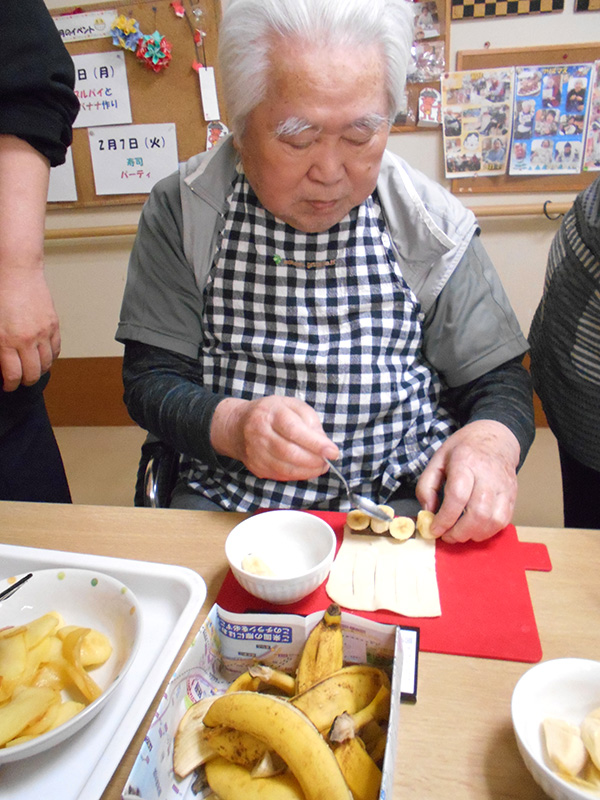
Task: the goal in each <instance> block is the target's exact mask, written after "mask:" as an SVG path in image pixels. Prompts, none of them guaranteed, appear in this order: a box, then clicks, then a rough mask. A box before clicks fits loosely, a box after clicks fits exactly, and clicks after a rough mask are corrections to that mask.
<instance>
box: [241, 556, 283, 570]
mask: <svg viewBox="0 0 600 800" xmlns="http://www.w3.org/2000/svg"><path fill="white" fill-rule="evenodd" d="M242 569H244V570H246V572H251V573H252V574H253V575H274V574H275V573H274V572H273V570H272V569H271V567H270V566H269V565H268V564H267V563H266V562H265V561H263V559H262V558H261V557H260V556H257V555H255V554H254V553H248V555H247V556H244V558H243V559H242Z"/></svg>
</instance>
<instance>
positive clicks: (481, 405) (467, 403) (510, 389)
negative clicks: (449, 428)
mask: <svg viewBox="0 0 600 800" xmlns="http://www.w3.org/2000/svg"><path fill="white" fill-rule="evenodd" d="M521 361H522V357H521V356H519V357H518V358H513V359H511V360H510V361H507V362H506V363H504V364H501V365H500V366H499V367H496V368H495V369H492V370H490V371H489V372H486V373H485V374H484V375H481V376H480V377H479V378H475V380H472V381H470V382H469V383H465V384H463V385H462V386H455V387H453V388H447V389H445V391H444V396H443V399H442V402H443V404H444V406H446V407H447V408H449V409H450V410H451V411H452V412H453V414H454V415H455V418H456V420H457V421H458V423H459V424H460V425H461V426H462V425H466V424H467V423H468V422H474V421H475V420H480V419H491V420H495V421H496V422H501V423H502V424H503V425H506V427H507V428H509V430H511V431H512V433H514V435H515V436H516V437H517V439H518V442H519V445H520V447H521V458H520V460H519V466H518V469H520V468H521V466H522V465H523V462H524V461H525V457H526V456H527V453H528V452H529V448H530V447H531V444H532V442H533V439H534V437H535V421H534V415H533V390H532V385H531V378H530V376H529V373H528V372H527V370H526V369H525V367H524V366H523V365H522V363H521Z"/></svg>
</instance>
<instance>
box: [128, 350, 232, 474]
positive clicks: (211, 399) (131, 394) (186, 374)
mask: <svg viewBox="0 0 600 800" xmlns="http://www.w3.org/2000/svg"><path fill="white" fill-rule="evenodd" d="M198 380H199V376H198V361H197V360H196V359H191V358H188V357H186V356H183V355H178V354H176V353H173V352H171V351H169V350H163V349H161V348H158V347H152V346H150V345H147V344H142V343H140V342H134V341H131V340H128V341H126V342H125V354H124V359H123V383H124V386H125V395H124V399H125V404H126V406H127V409H128V411H129V414H130V416H131V418H132V419H133V420H134V421H135V422H137V423H138V425H140V426H141V427H142V428H144V429H145V430H147V431H149V432H150V433H152V434H153V435H154V436H157V437H158V438H159V439H160V440H161V441H163V442H165V443H166V444H168V445H170V446H171V447H172V448H174V449H175V450H177V451H178V452H180V453H185V454H186V455H188V456H192V457H194V458H197V459H199V460H201V461H203V462H204V463H206V464H208V465H209V466H211V465H213V466H214V465H216V464H217V455H216V453H215V452H214V450H213V448H212V446H211V443H210V425H211V421H212V415H213V413H214V410H215V408H216V407H217V405H218V404H219V403H220V402H221V400H223V399H224V396H222V395H216V394H213V393H212V392H211V391H209V390H208V389H206V388H204V387H203V386H202V385H200V384H199V383H198Z"/></svg>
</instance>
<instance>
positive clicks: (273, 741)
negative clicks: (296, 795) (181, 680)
mask: <svg viewBox="0 0 600 800" xmlns="http://www.w3.org/2000/svg"><path fill="white" fill-rule="evenodd" d="M204 724H205V725H206V726H208V727H214V726H216V725H227V726H229V727H233V728H236V729H237V730H240V731H244V732H245V733H250V734H252V736H256V737H257V738H258V739H260V740H261V741H263V742H264V743H265V744H266V745H267V746H268V748H269V749H271V750H274V751H275V752H276V753H277V754H278V755H279V756H281V758H283V760H284V761H285V762H286V764H287V765H288V768H289V769H290V771H291V772H292V773H293V775H294V776H295V777H296V779H297V780H298V783H299V784H300V788H301V790H302V792H303V793H304V795H305V800H352V795H351V793H350V791H349V789H348V787H347V785H346V782H345V781H344V777H343V775H342V773H341V771H340V768H339V767H338V764H337V762H336V759H335V756H334V754H333V752H332V751H331V749H330V748H329V746H328V745H327V743H326V742H325V740H324V739H323V737H322V736H321V734H320V733H319V732H318V731H317V730H316V729H315V727H314V726H313V725H312V724H311V723H310V721H309V720H308V719H307V718H306V716H305V715H304V714H303V713H302V712H301V711H299V710H298V709H297V708H296V707H295V706H294V705H292V704H291V703H290V702H289V701H288V700H284V699H282V698H280V697H276V696H274V695H267V694H257V693H255V692H236V693H235V694H224V695H221V697H219V698H217V700H215V702H214V703H213V704H212V705H211V707H210V708H209V709H208V711H207V713H206V715H205V717H204ZM209 763H210V762H209ZM207 766H208V765H207ZM207 774H209V773H207ZM274 779H275V778H268V779H267V778H264V779H263V778H255V779H254V780H274ZM209 781H210V779H209ZM211 788H212V789H213V791H215V792H216V793H217V794H218V795H222V789H221V790H219V789H217V788H216V787H215V786H213V785H212V784H211ZM241 796H244V797H246V795H245V794H242V793H241V792H240V791H239V788H238V793H237V795H236V796H235V797H236V800H237V798H239V797H241ZM223 800H227V798H225V797H224V798H223Z"/></svg>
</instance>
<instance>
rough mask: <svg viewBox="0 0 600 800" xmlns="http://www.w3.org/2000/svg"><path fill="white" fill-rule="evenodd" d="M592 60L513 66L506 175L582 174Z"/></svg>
mask: <svg viewBox="0 0 600 800" xmlns="http://www.w3.org/2000/svg"><path fill="white" fill-rule="evenodd" d="M592 77H593V76H592V65H591V64H564V65H549V66H527V67H515V103H514V109H513V143H512V148H511V156H510V165H509V170H508V171H509V174H510V175H537V174H540V173H544V174H546V175H561V174H574V173H578V172H581V167H582V161H583V149H584V137H585V127H586V120H587V113H588V108H589V100H590V95H591V89H592V86H591V82H592Z"/></svg>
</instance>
